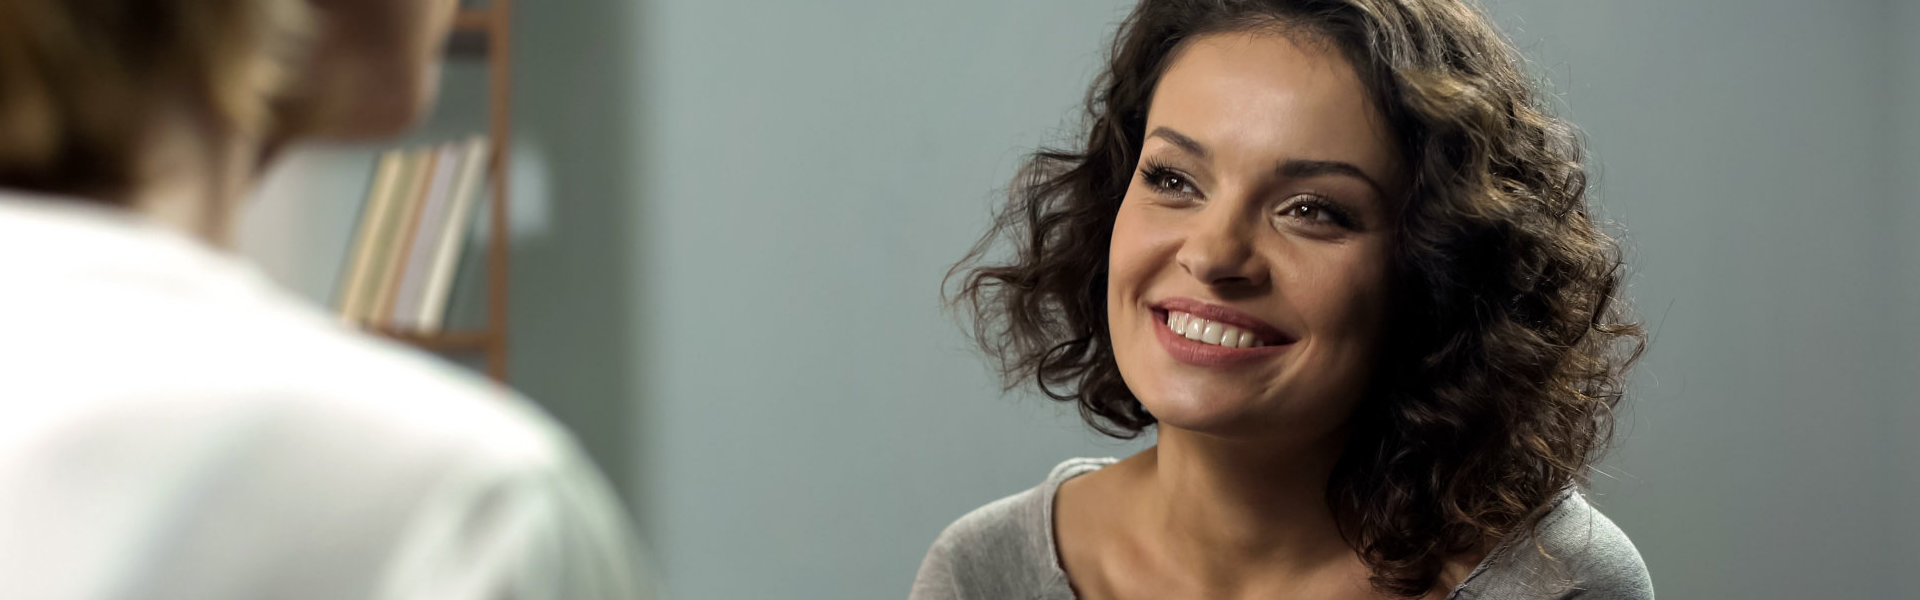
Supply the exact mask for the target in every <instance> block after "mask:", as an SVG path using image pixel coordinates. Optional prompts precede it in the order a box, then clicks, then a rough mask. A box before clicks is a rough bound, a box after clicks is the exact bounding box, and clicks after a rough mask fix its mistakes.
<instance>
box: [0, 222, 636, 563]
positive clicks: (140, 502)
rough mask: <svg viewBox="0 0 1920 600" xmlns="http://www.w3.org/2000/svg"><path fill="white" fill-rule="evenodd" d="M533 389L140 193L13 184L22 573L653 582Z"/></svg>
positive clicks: (2, 401)
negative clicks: (200, 233) (322, 304)
mask: <svg viewBox="0 0 1920 600" xmlns="http://www.w3.org/2000/svg"><path fill="white" fill-rule="evenodd" d="M630 535H631V534H630V533H629V529H628V522H627V519H626V518H625V516H624V513H623V512H622V511H621V510H620V509H619V505H618V504H617V503H616V502H615V501H614V499H613V496H612V495H611V494H610V493H609V491H608V487H607V485H606V483H605V481H604V480H603V479H602V478H601V477H600V475H599V474H598V473H597V472H595V471H594V470H593V468H592V467H591V465H590V463H589V462H588V461H587V460H585V459H584V458H583V456H582V454H581V452H580V451H579V449H578V448H577V447H576V446H575V445H574V444H573V443H572V441H571V440H570V439H569V438H568V437H567V435H566V434H565V433H564V432H563V431H562V430H561V429H560V428H559V427H558V426H557V425H555V424H554V422H553V421H552V420H550V419H549V418H548V417H546V416H545V415H544V414H542V413H540V412H539V411H538V410H537V409H534V408H533V407H532V406H531V405H530V404H528V403H527V402H525V401H523V400H521V399H519V398H517V397H514V396H513V395H512V394H511V393H509V392H507V391H506V390H504V389H501V388H498V387H495V386H492V385H491V384H488V383H486V382H484V381H482V380H479V379H478V378H476V377H473V376H471V375H468V374H465V373H463V372H461V371H459V370H458V369H456V368H453V367H448V366H443V365H442V364H440V363H439V362H438V361H435V360H432V359H430V358H428V357H426V356H424V355H422V354H421V353H420V352H418V351H415V350H412V349H409V348H405V347H402V346H400V345H397V344H392V343H387V342H383V341H379V340H376V339H372V338H370V337H369V336H366V335H362V334H359V333H356V332H354V331H351V330H349V329H347V328H346V327H344V326H342V325H339V324H338V323H337V322H336V321H335V320H334V319H332V318H330V317H329V316H328V315H326V314H325V313H323V312H321V311H319V310H317V309H315V308H314V307H312V306H309V305H308V304H307V303H305V302H302V301H300V300H298V299H296V298H294V297H292V296H290V295H288V294H286V293H283V292H282V291H280V290H279V289H277V288H275V287H274V286H273V285H272V284H271V283H269V282H268V281H266V280H265V279H264V278H263V277H261V276H259V275H258V274H257V273H256V272H254V271H253V270H252V269H251V268H249V267H248V266H246V265H245V264H244V263H242V262H240V261H238V260H236V259H235V258H232V257H230V256H227V255H224V254H222V253H219V252H217V251H215V250H213V249H211V248H209V247H207V246H204V245H202V244H201V243H199V242H198V241H196V240H193V239H191V238H187V237H185V236H182V235H179V234H175V233H173V232H171V231H170V230H165V229H162V228H161V227H160V226H158V225H154V224H150V223H148V222H146V221H144V220H141V219H139V218H137V217H135V216H134V215H131V214H128V213H125V212H122V211H116V210H110V209H105V208H98V207H91V206H83V205H79V204H77V203H75V202H72V201H64V200H50V199H45V198H33V197H29V196H24V195H20V194H14V193H3V192H0V597H4V598H18V599H33V600H109V599H133V598H140V599H182V600H226V599H235V600H239V599H246V600H260V599H306V598H312V599H316V600H318V599H327V600H337V599H347V598H372V599H379V600H386V599H403V598H404V599H415V598H431V599H434V600H464V599H480V598H514V599H517V600H544V599H554V600H559V599H566V600H578V599H603V598H604V599H612V598H622V599H624V598H637V597H641V596H642V593H641V592H642V588H641V585H640V580H641V579H643V578H642V577H640V575H639V574H638V573H637V571H636V570H635V569H634V566H635V561H634V559H633V556H634V545H633V543H632V540H631V538H630Z"/></svg>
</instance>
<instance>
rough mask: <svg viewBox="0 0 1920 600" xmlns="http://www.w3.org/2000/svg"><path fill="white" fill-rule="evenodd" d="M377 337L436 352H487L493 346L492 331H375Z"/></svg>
mask: <svg viewBox="0 0 1920 600" xmlns="http://www.w3.org/2000/svg"><path fill="white" fill-rule="evenodd" d="M373 333H374V334H375V335H379V336H380V337H384V338H387V339H391V340H394V341H398V342H402V343H406V344H411V345H414V346H419V347H420V348H422V349H426V350H432V351H435V352H462V351H464V352H485V351H486V350H487V349H488V348H490V347H492V345H493V338H494V335H493V332H490V331H443V332H440V333H420V332H417V331H396V330H390V329H376V330H373Z"/></svg>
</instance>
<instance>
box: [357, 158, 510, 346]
mask: <svg viewBox="0 0 1920 600" xmlns="http://www.w3.org/2000/svg"><path fill="white" fill-rule="evenodd" d="M490 154H491V146H490V145H489V143H488V141H487V139H486V138H485V137H482V136H473V137H471V138H468V139H466V140H462V141H459V142H454V143H448V144H439V145H435V146H431V147H426V148H414V149H407V150H391V151H388V152H386V153H384V154H382V155H381V157H380V159H379V161H378V163H377V166H376V167H375V169H374V176H373V181H372V183H371V184H370V185H369V186H368V191H367V198H366V200H365V202H364V204H363V208H362V209H361V218H360V226H359V227H358V228H357V230H356V232H355V239H354V241H353V244H352V245H351V246H350V250H349V252H348V261H347V263H346V265H345V266H344V268H343V272H342V273H341V279H340V281H341V284H340V285H339V290H340V292H339V297H338V300H337V303H338V307H339V311H340V317H341V318H342V319H343V320H345V321H347V322H349V323H353V324H356V325H359V326H362V327H367V328H374V329H382V330H390V331H402V332H408V333H415V334H425V335H431V334H435V333H439V332H440V331H441V330H442V329H443V327H444V325H445V320H446V318H445V317H446V312H447V305H448V302H449V300H450V297H451V289H452V287H453V280H454V278H455V275H456V274H457V273H458V266H459V264H460V255H461V253H462V251H463V250H464V249H465V248H466V240H467V236H468V234H469V233H471V230H472V225H473V207H474V205H475V204H476V203H478V199H479V197H480V195H481V193H482V191H483V188H485V183H486V181H485V180H486V174H487V172H488V171H489V165H490V162H489V161H490V159H491V156H490Z"/></svg>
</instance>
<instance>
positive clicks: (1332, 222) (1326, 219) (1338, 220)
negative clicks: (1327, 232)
mask: <svg viewBox="0 0 1920 600" xmlns="http://www.w3.org/2000/svg"><path fill="white" fill-rule="evenodd" d="M1280 215H1281V216H1283V217H1287V218H1290V219H1294V220H1297V221H1302V222H1305V223H1307V224H1309V225H1312V226H1315V227H1322V226H1335V227H1345V228H1352V227H1353V222H1352V221H1351V220H1349V219H1348V218H1347V215H1346V214H1345V213H1342V212H1340V210H1339V209H1337V208H1334V207H1333V206H1332V205H1331V204H1330V203H1329V202H1327V201H1326V200H1325V199H1322V198H1319V197H1317V196H1305V197H1302V198H1301V200H1300V201H1298V202H1294V203H1293V204H1289V205H1287V208H1286V209H1285V210H1283V211H1281V213H1280Z"/></svg>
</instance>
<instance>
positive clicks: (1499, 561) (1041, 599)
mask: <svg viewBox="0 0 1920 600" xmlns="http://www.w3.org/2000/svg"><path fill="white" fill-rule="evenodd" d="M1113 462H1114V459H1111V458H1076V459H1073V460H1069V461H1067V462H1064V463H1060V466H1057V467H1054V469H1053V473H1052V474H1050V475H1048V476H1047V480H1046V482H1044V483H1041V484H1040V485H1039V486H1036V487H1034V488H1033V489H1029V490H1027V491H1024V492H1020V493H1018V494H1014V495H1012V496H1008V497H1006V498H1002V499H1000V500H998V501H995V502H994V503H992V504H988V505H986V506H982V507H980V508H978V509H975V510H974V511H973V512H971V513H967V515H966V516H964V517H961V518H960V520H958V521H955V522H954V523H953V524H952V525H949V526H947V530H946V531H944V532H942V533H941V534H940V538H939V539H937V540H934V542H933V549H932V550H929V551H928V552H927V557H926V559H925V560H924V561H923V562H921V564H920V574H919V575H918V576H917V577H915V578H914V582H913V592H912V595H911V596H909V598H910V600H1071V599H1072V598H1073V597H1074V595H1073V589H1072V588H1070V587H1068V585H1067V575H1066V573H1065V572H1064V571H1062V570H1061V569H1060V563H1059V561H1058V560H1057V559H1056V556H1058V554H1057V553H1056V552H1055V550H1054V543H1053V495H1054V492H1055V491H1056V490H1059V489H1060V484H1061V483H1062V482H1065V481H1066V480H1068V479H1071V478H1073V477H1075V476H1078V475H1081V474H1085V473H1089V472H1092V471H1096V470H1099V469H1100V468H1101V467H1105V466H1107V465H1110V464H1113ZM1537 539H1538V542H1539V544H1538V547H1537V548H1536V546H1535V544H1533V543H1524V544H1520V543H1514V542H1515V540H1508V541H1507V542H1505V543H1502V544H1500V545H1499V546H1498V547H1497V548H1495V549H1494V551H1493V552H1492V553H1489V554H1488V555H1487V558H1486V560H1483V561H1481V563H1480V565H1479V566H1478V567H1476V568H1475V569H1474V570H1473V572H1472V573H1471V574H1469V575H1468V576H1467V578H1466V580H1464V581H1462V582H1461V583H1460V586H1459V587H1457V588H1454V590H1453V593H1452V594H1449V595H1448V596H1447V598H1448V599H1449V600H1535V599H1539V600H1558V599H1566V598H1576V597H1577V598H1580V599H1582V600H1652V598H1653V582H1652V581H1651V580H1649V579H1648V578H1647V567H1646V565H1644V564H1642V563H1641V562H1640V552H1639V551H1638V550H1635V549H1634V547H1633V542H1631V541H1628V540H1627V536H1626V534H1624V533H1621V532H1620V528H1619V527H1615V526H1614V524H1613V521H1610V520H1608V519H1607V517H1606V516H1605V515H1602V514H1600V511H1597V510H1594V508H1593V506H1592V505H1590V504H1588V503H1587V500H1586V498H1585V497H1584V496H1581V495H1580V494H1579V493H1576V492H1573V491H1568V492H1567V493H1566V494H1565V495H1563V496H1561V498H1560V500H1558V504H1557V505H1556V506H1555V507H1554V509H1553V511H1552V512H1550V513H1548V514H1547V516H1546V518H1545V519H1543V520H1542V521H1541V523H1540V529H1539V537H1538V538H1537ZM1528 541H1532V539H1531V538H1529V539H1528ZM1541 550H1545V552H1546V554H1547V555H1550V556H1552V557H1554V558H1553V559H1548V558H1547V557H1546V556H1542V555H1541Z"/></svg>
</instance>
